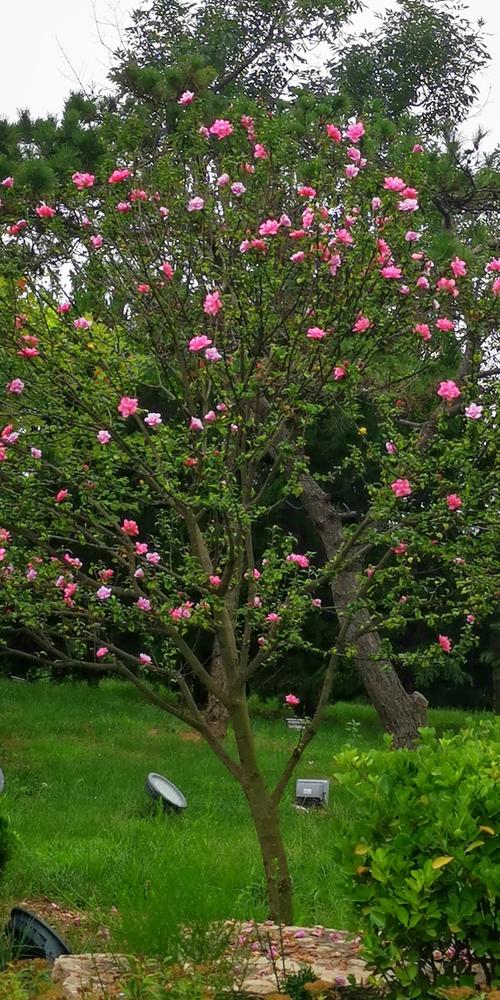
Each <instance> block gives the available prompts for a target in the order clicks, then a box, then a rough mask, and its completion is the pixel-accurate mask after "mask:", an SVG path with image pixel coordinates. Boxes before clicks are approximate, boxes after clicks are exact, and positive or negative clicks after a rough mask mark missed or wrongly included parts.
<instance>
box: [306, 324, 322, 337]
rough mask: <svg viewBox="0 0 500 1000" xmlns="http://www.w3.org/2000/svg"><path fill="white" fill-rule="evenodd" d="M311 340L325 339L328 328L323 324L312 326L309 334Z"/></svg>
mask: <svg viewBox="0 0 500 1000" xmlns="http://www.w3.org/2000/svg"><path fill="white" fill-rule="evenodd" d="M306 336H307V337H309V340H323V337H326V330H323V329H322V327H321V326H310V327H309V329H308V331H307V334H306Z"/></svg>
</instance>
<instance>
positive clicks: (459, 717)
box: [0, 680, 470, 953]
mask: <svg viewBox="0 0 500 1000" xmlns="http://www.w3.org/2000/svg"><path fill="white" fill-rule="evenodd" d="M467 717H470V713H469V716H466V714H465V713H460V712H456V711H439V712H434V713H432V715H431V721H432V724H433V725H435V726H436V727H437V728H439V729H441V730H442V729H451V728H453V729H457V728H459V727H460V726H461V725H463V724H464V722H465V719H466V718H467ZM352 720H355V722H357V723H359V727H356V725H354V727H353V726H352ZM255 729H256V733H257V740H258V746H259V752H260V754H261V757H262V760H263V764H264V767H265V769H266V772H267V773H268V774H269V775H270V776H272V775H274V774H276V773H277V772H278V770H279V769H280V766H281V765H282V763H283V761H284V759H285V757H286V755H287V751H289V749H290V748H291V747H292V746H293V742H294V735H293V733H290V732H289V731H288V730H287V729H286V728H285V726H284V723H283V722H281V721H261V720H256V722H255ZM182 737H183V733H182V730H181V729H180V728H179V727H178V726H177V724H176V723H175V722H174V721H173V720H170V719H169V718H168V717H167V716H165V715H164V714H163V713H161V712H160V711H159V710H156V709H154V708H152V707H150V706H148V705H146V704H144V703H143V702H141V700H140V699H139V697H138V696H137V695H136V693H135V692H134V691H133V690H132V689H129V688H127V687H125V686H124V685H122V684H119V683H117V682H114V681H108V682H104V683H103V684H102V685H101V687H100V688H99V689H98V690H96V689H91V688H88V687H86V686H85V685H75V686H73V685H53V684H49V683H43V682H39V683H37V684H34V685H21V684H15V683H13V682H10V681H7V680H1V681H0V765H1V766H2V769H3V771H4V773H5V778H6V787H5V792H4V795H3V800H4V802H3V805H4V807H5V809H6V810H7V812H8V814H9V816H10V818H11V821H12V826H13V828H14V830H15V831H16V834H17V837H18V844H17V848H16V850H15V853H14V856H13V858H12V861H11V862H10V864H9V866H8V870H7V873H6V876H5V879H4V882H3V885H2V900H3V902H4V903H5V904H6V906H9V905H12V904H13V903H15V902H16V901H17V900H20V899H23V898H35V899H36V898H37V897H41V896H44V897H49V898H50V899H53V900H55V901H58V902H60V903H64V905H66V906H76V907H78V908H82V909H84V910H91V911H93V912H95V913H98V914H99V913H100V914H104V915H105V916H101V917H100V918H98V919H101V920H102V921H105V922H106V924H107V925H108V926H110V928H111V935H112V937H111V942H110V944H111V946H113V947H117V948H125V949H127V950H133V951H135V952H143V953H158V952H160V951H161V952H163V953H164V952H165V951H166V950H168V942H169V940H170V935H171V934H172V932H173V929H174V928H175V927H176V926H177V925H178V924H179V923H181V922H187V923H189V922H195V921H198V920H200V921H203V922H205V921H209V920H212V919H223V918H228V917H235V918H245V919H248V918H249V917H256V918H263V917H264V916H265V900H264V892H263V879H262V875H261V865H260V858H259V852H258V847H257V844H256V841H255V838H254V835H253V832H252V826H251V822H250V819H249V814H248V811H247V806H246V803H245V801H244V799H243V796H242V793H241V792H240V790H239V788H238V787H237V786H236V784H235V783H234V782H233V780H232V779H231V778H230V776H229V775H227V774H226V772H225V771H224V769H223V768H222V765H220V764H219V762H218V761H217V760H216V759H215V758H214V757H213V755H212V753H211V752H210V750H209V749H208V748H207V747H206V746H205V744H204V743H194V742H187V741H185V740H184V739H183V738H182ZM381 740H382V734H381V731H380V728H379V726H378V723H377V721H376V718H375V716H374V713H373V712H372V710H371V709H370V708H369V707H367V706H363V705H353V704H344V705H338V706H336V707H335V708H334V709H332V710H331V712H330V715H329V718H328V720H327V722H326V723H325V726H324V728H323V730H322V732H321V733H320V735H319V736H318V737H317V739H316V740H315V741H314V742H313V743H312V744H311V746H310V747H309V749H308V750H307V751H306V756H305V758H304V760H303V762H302V763H301V765H300V768H299V770H298V775H299V776H316V777H323V778H328V777H330V776H331V774H332V771H333V763H334V756H335V753H336V752H337V751H338V750H339V749H340V748H342V747H344V746H345V745H346V744H347V743H354V744H355V745H357V746H359V747H368V746H374V745H377V744H380V743H381ZM148 771H160V772H161V773H163V774H165V775H166V776H167V777H169V778H171V780H173V781H174V782H175V784H177V785H179V787H180V788H181V789H182V790H183V791H184V794H185V795H186V797H187V799H188V809H187V810H186V812H185V813H184V814H183V815H181V816H172V817H168V816H164V815H163V814H158V813H157V814H154V813H153V814H152V813H151V809H150V806H149V799H148V796H147V794H146V792H145V787H144V782H145V778H146V775H147V773H148ZM293 788H294V785H293V783H292V785H291V786H290V788H289V789H288V791H287V793H286V795H285V797H284V801H283V808H282V814H283V828H284V834H285V838H286V843H287V845H288V851H289V858H290V865H291V869H292V874H293V878H294V884H295V887H296V921H297V922H299V923H304V924H315V923H320V924H324V925H325V926H336V927H349V926H350V925H351V913H350V906H349V891H348V885H347V883H346V881H345V880H344V878H343V877H342V873H341V872H339V871H338V870H336V868H335V866H334V864H333V863H332V860H331V849H330V848H331V845H332V844H333V842H334V840H335V835H336V829H337V825H338V821H339V819H340V818H342V817H345V816H346V815H347V816H348V810H349V803H348V800H347V799H346V797H345V793H344V792H343V791H342V790H341V789H333V790H331V794H330V805H329V808H328V810H325V811H321V812H316V813H308V814H303V813H297V812H296V811H295V810H294V809H293V808H292V801H293ZM111 907H116V908H117V910H118V915H117V916H116V917H115V918H114V919H113V918H111V922H110V918H109V911H110V909H111ZM89 933H91V932H89ZM92 933H93V932H92ZM88 943H92V942H91V941H89V942H88ZM102 946H103V943H102V941H101V944H100V948H101V950H102Z"/></svg>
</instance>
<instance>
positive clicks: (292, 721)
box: [285, 715, 310, 733]
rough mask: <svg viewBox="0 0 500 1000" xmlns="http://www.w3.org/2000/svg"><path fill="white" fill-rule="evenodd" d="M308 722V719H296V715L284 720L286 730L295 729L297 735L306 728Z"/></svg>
mask: <svg viewBox="0 0 500 1000" xmlns="http://www.w3.org/2000/svg"><path fill="white" fill-rule="evenodd" d="M308 722H310V719H298V718H297V716H296V715H292V716H291V718H288V719H285V723H286V725H287V728H288V729H296V730H297V731H298V732H299V733H300V732H302V730H303V729H305V728H306V726H307V723H308Z"/></svg>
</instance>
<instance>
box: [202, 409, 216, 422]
mask: <svg viewBox="0 0 500 1000" xmlns="http://www.w3.org/2000/svg"><path fill="white" fill-rule="evenodd" d="M203 419H204V421H205V423H206V424H213V423H214V421H215V420H217V414H216V412H215V410H209V411H208V413H205V416H204V417H203Z"/></svg>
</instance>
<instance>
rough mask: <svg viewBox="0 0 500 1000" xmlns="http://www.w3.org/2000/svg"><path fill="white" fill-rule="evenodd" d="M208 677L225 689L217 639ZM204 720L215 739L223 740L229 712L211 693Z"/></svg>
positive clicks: (224, 678) (225, 734)
mask: <svg viewBox="0 0 500 1000" xmlns="http://www.w3.org/2000/svg"><path fill="white" fill-rule="evenodd" d="M210 675H211V677H212V679H213V680H214V681H216V682H217V684H218V685H219V687H221V688H222V689H223V690H225V688H226V675H225V672H224V665H223V662H222V657H221V655H220V650H219V644H218V641H217V638H215V639H214V647H213V651H212V664H211V668H210ZM205 719H206V720H207V722H208V723H209V725H210V726H211V728H212V729H213V731H214V733H215V735H216V736H217V739H219V740H225V738H226V736H227V730H228V726H229V712H228V710H227V708H226V706H225V705H223V704H222V702H221V701H219V699H218V698H216V697H215V695H214V694H212V692H209V695H208V702H207V708H206V711H205Z"/></svg>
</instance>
